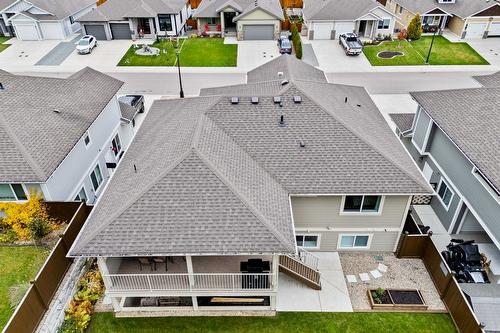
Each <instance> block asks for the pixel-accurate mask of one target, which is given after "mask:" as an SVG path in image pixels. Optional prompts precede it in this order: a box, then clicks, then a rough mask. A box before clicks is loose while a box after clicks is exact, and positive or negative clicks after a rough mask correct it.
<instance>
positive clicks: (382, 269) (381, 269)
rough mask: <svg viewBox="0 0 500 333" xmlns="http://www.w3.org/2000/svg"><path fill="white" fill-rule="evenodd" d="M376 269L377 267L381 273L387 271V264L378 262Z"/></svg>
mask: <svg viewBox="0 0 500 333" xmlns="http://www.w3.org/2000/svg"><path fill="white" fill-rule="evenodd" d="M377 269H378V270H379V271H380V272H382V273H385V272H387V266H386V265H384V264H382V263H379V264H378V267H377Z"/></svg>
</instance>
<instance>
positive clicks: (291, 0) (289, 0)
mask: <svg viewBox="0 0 500 333" xmlns="http://www.w3.org/2000/svg"><path fill="white" fill-rule="evenodd" d="M318 1H319V0H318ZM281 7H283V8H302V7H304V3H303V1H302V0H281Z"/></svg>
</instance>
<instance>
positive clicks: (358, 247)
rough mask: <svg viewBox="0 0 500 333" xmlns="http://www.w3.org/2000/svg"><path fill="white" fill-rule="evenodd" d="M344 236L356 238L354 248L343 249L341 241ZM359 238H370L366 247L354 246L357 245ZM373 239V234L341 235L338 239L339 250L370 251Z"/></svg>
mask: <svg viewBox="0 0 500 333" xmlns="http://www.w3.org/2000/svg"><path fill="white" fill-rule="evenodd" d="M343 236H354V241H353V244H352V245H353V246H352V247H341V246H340V244H341V241H342V237H343ZM357 236H368V242H367V243H366V246H354V243H356V237H357ZM372 239H373V234H339V236H338V238H337V250H354V251H356V250H369V249H370V247H371V245H372Z"/></svg>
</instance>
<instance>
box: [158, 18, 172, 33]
mask: <svg viewBox="0 0 500 333" xmlns="http://www.w3.org/2000/svg"><path fill="white" fill-rule="evenodd" d="M167 17H168V19H169V20H170V30H168V29H167V30H162V29H161V22H160V19H163V18H164V19H166V18H167ZM157 18H158V30H159V31H164V32H172V31H174V22H173V20H172V14H158V16H157Z"/></svg>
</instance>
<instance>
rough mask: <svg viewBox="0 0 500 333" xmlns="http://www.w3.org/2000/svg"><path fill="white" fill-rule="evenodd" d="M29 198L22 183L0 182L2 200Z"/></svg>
mask: <svg viewBox="0 0 500 333" xmlns="http://www.w3.org/2000/svg"><path fill="white" fill-rule="evenodd" d="M16 200H28V196H27V195H26V192H25V191H24V187H23V186H22V185H21V184H0V201H16Z"/></svg>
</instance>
